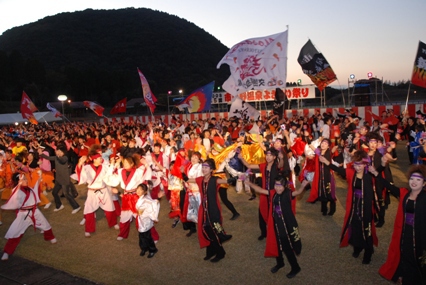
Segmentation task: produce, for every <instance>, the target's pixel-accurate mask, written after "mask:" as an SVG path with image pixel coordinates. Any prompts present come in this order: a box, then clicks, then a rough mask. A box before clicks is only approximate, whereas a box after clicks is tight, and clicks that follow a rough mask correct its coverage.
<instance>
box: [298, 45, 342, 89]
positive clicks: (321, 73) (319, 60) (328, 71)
mask: <svg viewBox="0 0 426 285" xmlns="http://www.w3.org/2000/svg"><path fill="white" fill-rule="evenodd" d="M297 62H299V64H300V66H301V67H302V71H303V73H304V74H306V75H307V76H308V77H309V78H310V79H311V80H312V82H313V83H314V84H315V85H316V86H317V87H318V89H319V90H320V91H322V90H324V88H325V87H327V85H329V84H330V83H331V82H333V81H334V80H336V79H337V77H336V74H335V73H334V71H333V69H332V68H331V66H330V64H328V62H327V60H326V59H325V57H324V56H323V55H322V53H320V52H318V51H317V49H316V48H315V47H314V45H313V44H312V42H311V40H308V42H307V43H306V44H305V45H304V46H303V47H302V49H301V50H300V53H299V57H298V58H297Z"/></svg>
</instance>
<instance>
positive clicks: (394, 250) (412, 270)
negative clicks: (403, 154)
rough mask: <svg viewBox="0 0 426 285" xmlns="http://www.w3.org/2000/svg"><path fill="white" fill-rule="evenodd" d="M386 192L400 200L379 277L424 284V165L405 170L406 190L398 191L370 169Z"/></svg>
mask: <svg viewBox="0 0 426 285" xmlns="http://www.w3.org/2000/svg"><path fill="white" fill-rule="evenodd" d="M371 171H372V173H373V174H374V175H375V176H376V177H377V178H378V179H380V180H381V181H382V182H383V183H384V185H385V187H386V189H389V191H390V192H391V194H392V195H394V196H395V197H397V198H398V199H399V206H398V211H397V215H396V218H395V224H394V230H393V234H392V240H391V242H390V245H389V250H388V257H387V259H386V262H385V264H383V265H382V267H380V269H379V273H380V275H382V276H383V277H384V278H386V279H388V280H392V281H394V282H397V281H398V282H399V283H400V284H426V227H425V224H426V191H425V189H426V166H425V165H413V166H411V167H410V168H409V169H408V171H407V178H408V185H409V189H407V188H398V187H396V186H395V185H393V184H391V183H389V182H388V181H387V180H386V179H384V178H382V176H381V175H379V173H378V172H377V171H376V170H375V169H374V168H372V169H371Z"/></svg>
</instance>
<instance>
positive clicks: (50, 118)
mask: <svg viewBox="0 0 426 285" xmlns="http://www.w3.org/2000/svg"><path fill="white" fill-rule="evenodd" d="M34 117H35V118H36V120H37V122H39V124H41V123H45V122H48V123H50V122H55V121H61V120H62V118H60V117H57V118H55V115H54V114H53V113H52V112H35V113H34ZM25 122H28V120H27V119H23V118H22V114H21V113H9V114H0V125H12V124H15V123H25Z"/></svg>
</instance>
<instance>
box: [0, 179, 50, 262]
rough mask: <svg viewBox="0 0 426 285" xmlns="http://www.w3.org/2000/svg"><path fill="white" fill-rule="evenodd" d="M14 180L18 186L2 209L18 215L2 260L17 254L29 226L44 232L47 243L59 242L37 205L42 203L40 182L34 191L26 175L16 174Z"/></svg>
mask: <svg viewBox="0 0 426 285" xmlns="http://www.w3.org/2000/svg"><path fill="white" fill-rule="evenodd" d="M40 176H41V175H40ZM12 179H13V182H14V184H15V185H16V186H15V188H14V189H13V190H12V195H11V196H10V198H9V200H8V201H7V202H6V204H4V205H3V206H2V207H1V208H2V209H3V210H17V215H16V218H15V220H14V221H13V222H12V224H11V225H10V228H9V230H8V231H7V233H6V235H5V238H6V239H7V242H6V244H5V246H4V250H3V251H4V253H3V256H2V258H1V260H7V259H9V255H11V254H13V253H14V252H15V249H16V247H17V246H18V244H19V242H20V241H21V238H22V236H23V235H24V233H25V231H26V230H27V228H28V227H29V226H33V227H34V230H35V229H36V228H37V229H39V230H41V231H43V232H44V239H45V240H46V241H50V242H51V243H56V242H57V240H56V238H55V236H54V235H53V232H52V227H51V226H50V224H49V222H48V221H47V220H46V218H45V217H44V216H43V214H42V213H41V211H40V210H39V209H38V208H37V203H39V202H40V198H39V196H38V186H39V184H40V180H39V181H38V182H37V183H36V185H35V187H34V188H35V189H32V188H30V187H28V180H27V179H26V178H25V176H24V175H21V174H19V173H15V174H14V175H13V177H12Z"/></svg>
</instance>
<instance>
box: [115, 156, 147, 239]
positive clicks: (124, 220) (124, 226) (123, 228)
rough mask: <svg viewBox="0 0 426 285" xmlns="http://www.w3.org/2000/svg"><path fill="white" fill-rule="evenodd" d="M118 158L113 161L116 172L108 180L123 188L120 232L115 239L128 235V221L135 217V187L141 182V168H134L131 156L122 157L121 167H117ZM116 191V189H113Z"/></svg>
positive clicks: (136, 197)
mask: <svg viewBox="0 0 426 285" xmlns="http://www.w3.org/2000/svg"><path fill="white" fill-rule="evenodd" d="M119 166H120V159H118V160H117V161H116V162H115V168H116V172H115V173H113V174H112V175H111V176H112V177H110V179H109V181H108V183H110V186H112V187H117V186H118V185H120V186H121V188H122V189H123V190H124V193H123V196H122V200H121V216H120V233H119V234H118V237H117V240H123V239H125V238H127V237H128V236H129V231H130V222H131V221H132V220H133V219H134V218H136V215H137V213H138V212H137V210H136V202H137V201H138V199H139V196H138V195H137V194H136V187H137V186H138V185H139V184H141V183H143V182H144V181H143V172H142V169H140V168H136V164H135V161H134V159H133V157H131V156H128V157H125V158H124V159H123V168H119ZM115 191H116V190H115Z"/></svg>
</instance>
